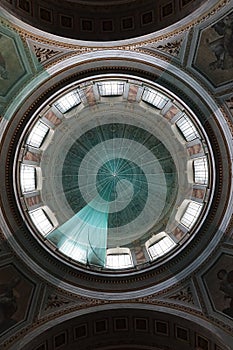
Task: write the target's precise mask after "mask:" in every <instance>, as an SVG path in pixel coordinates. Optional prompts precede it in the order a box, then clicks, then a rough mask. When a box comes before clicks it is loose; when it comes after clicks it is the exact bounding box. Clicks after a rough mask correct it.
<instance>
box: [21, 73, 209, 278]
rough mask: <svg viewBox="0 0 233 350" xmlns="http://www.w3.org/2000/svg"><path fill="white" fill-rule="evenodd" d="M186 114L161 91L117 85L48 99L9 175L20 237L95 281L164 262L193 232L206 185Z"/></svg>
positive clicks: (109, 82) (81, 88)
mask: <svg viewBox="0 0 233 350" xmlns="http://www.w3.org/2000/svg"><path fill="white" fill-rule="evenodd" d="M133 96H135V97H133ZM191 115H192V114H191V113H190V112H189V111H188V110H186V109H185V108H182V107H181V104H180V102H178V101H176V100H175V99H174V96H173V97H172V96H171V95H169V92H168V91H166V90H165V91H164V90H162V89H160V88H157V87H156V88H155V87H154V86H152V85H149V84H145V85H144V84H141V83H139V82H137V83H136V81H134V82H129V81H128V80H126V79H124V78H123V77H121V78H118V79H116V78H115V79H113V78H110V79H109V78H107V79H100V80H97V81H91V82H83V83H82V84H78V83H77V85H75V86H74V85H72V86H71V87H70V88H69V89H68V90H66V91H65V90H63V91H62V92H61V93H60V94H59V95H56V97H53V99H52V100H50V102H49V105H48V106H47V108H46V109H45V110H43V111H42V112H39V113H38V115H37V119H36V120H35V122H34V123H33V125H31V127H30V129H29V132H28V134H27V137H24V149H25V151H24V154H25V156H24V157H23V159H22V163H21V165H20V169H19V174H20V183H21V191H22V194H23V196H24V200H25V203H26V206H27V212H26V217H27V220H28V221H29V225H30V228H31V229H32V231H34V230H36V232H37V233H39V234H40V236H41V235H42V236H43V239H42V241H43V244H44V243H46V244H47V247H49V249H51V248H52V251H54V253H53V252H52V254H54V257H55V256H57V257H58V258H59V260H65V261H66V262H67V261H68V264H69V265H70V262H72V263H73V262H75V266H78V268H81V269H82V268H83V267H85V266H86V267H87V268H88V270H90V269H91V270H94V273H96V271H100V270H101V271H102V270H103V271H104V270H105V269H111V270H112V269H113V270H115V269H117V270H119V269H120V270H122V269H128V268H130V270H131V271H132V270H134V271H135V270H136V269H138V267H140V269H142V268H143V267H147V266H148V263H149V262H154V261H155V260H157V259H158V260H159V261H160V262H161V261H162V257H163V256H165V255H166V258H165V259H166V260H167V259H169V258H170V257H172V256H173V254H174V253H175V251H176V250H177V248H178V247H179V246H180V244H181V243H182V242H185V236H186V237H189V236H191V235H193V233H195V230H196V227H197V226H198V225H200V221H201V220H202V217H203V214H204V213H205V212H204V210H205V208H206V203H205V192H206V189H207V186H208V184H209V181H210V178H209V170H208V166H209V165H208V156H207V154H205V153H204V152H206V146H205V151H204V148H203V145H204V143H205V139H204V137H203V134H202V130H201V129H199V127H198V126H197V125H198V123H197V124H196V122H195V118H193V116H191ZM203 141H204V143H203ZM205 144H206V143H205ZM25 152H26V153H25ZM28 177H29V179H30V181H29V182H30V184H28V183H27V182H28V180H27V179H28ZM29 185H30V186H29ZM204 215H205V214H204ZM178 243H180V244H178ZM174 248H176V249H174ZM168 253H169V255H168ZM126 272H127V271H126ZM97 273H99V272H97Z"/></svg>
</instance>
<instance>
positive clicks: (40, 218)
mask: <svg viewBox="0 0 233 350" xmlns="http://www.w3.org/2000/svg"><path fill="white" fill-rule="evenodd" d="M29 215H30V217H31V219H32V221H33V223H34V225H35V226H36V228H37V229H38V230H39V231H40V233H42V234H43V235H46V234H47V233H48V232H49V231H51V230H52V228H53V225H52V224H51V222H50V220H49V219H48V217H47V215H46V214H45V212H44V210H43V209H41V208H39V209H36V210H34V211H31V212H29Z"/></svg>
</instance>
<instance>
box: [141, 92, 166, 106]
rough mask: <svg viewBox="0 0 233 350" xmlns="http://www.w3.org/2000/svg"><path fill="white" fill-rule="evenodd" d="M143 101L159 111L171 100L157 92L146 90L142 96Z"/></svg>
mask: <svg viewBox="0 0 233 350" xmlns="http://www.w3.org/2000/svg"><path fill="white" fill-rule="evenodd" d="M142 100H143V101H145V102H147V103H150V104H151V105H153V106H154V107H156V108H158V109H162V108H163V107H164V106H165V104H166V103H167V102H168V101H169V98H168V97H166V96H165V95H163V94H161V93H160V92H158V91H156V90H152V89H149V88H145V89H144V92H143V95H142Z"/></svg>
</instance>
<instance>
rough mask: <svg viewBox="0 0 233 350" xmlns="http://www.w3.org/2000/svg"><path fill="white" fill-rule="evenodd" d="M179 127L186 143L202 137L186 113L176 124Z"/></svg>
mask: <svg viewBox="0 0 233 350" xmlns="http://www.w3.org/2000/svg"><path fill="white" fill-rule="evenodd" d="M176 125H177V127H178V128H179V130H180V131H181V133H182V134H183V136H184V138H185V139H186V141H192V140H194V139H196V138H200V135H199V133H198V131H197V129H196V128H195V126H194V124H193V123H192V122H191V120H190V119H189V117H188V116H187V115H186V114H185V113H184V114H183V115H182V117H181V118H180V119H179V120H178V121H177V122H176Z"/></svg>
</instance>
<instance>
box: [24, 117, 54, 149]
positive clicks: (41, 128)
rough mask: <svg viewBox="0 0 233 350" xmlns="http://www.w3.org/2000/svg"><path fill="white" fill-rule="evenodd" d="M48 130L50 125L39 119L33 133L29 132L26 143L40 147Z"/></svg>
mask: <svg viewBox="0 0 233 350" xmlns="http://www.w3.org/2000/svg"><path fill="white" fill-rule="evenodd" d="M48 131H49V127H48V126H47V125H45V124H44V123H42V122H41V121H38V122H37V123H36V125H35V126H34V128H33V129H32V131H31V133H30V134H29V137H28V139H27V142H26V143H27V144H28V145H29V146H32V147H36V148H39V147H40V146H41V145H42V143H43V141H44V139H45V137H46V135H47V133H48Z"/></svg>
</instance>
